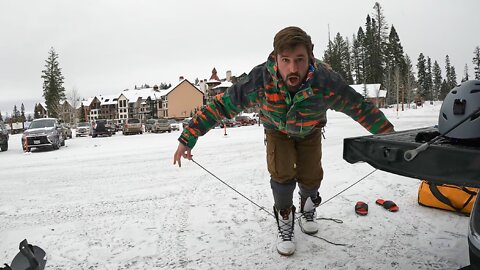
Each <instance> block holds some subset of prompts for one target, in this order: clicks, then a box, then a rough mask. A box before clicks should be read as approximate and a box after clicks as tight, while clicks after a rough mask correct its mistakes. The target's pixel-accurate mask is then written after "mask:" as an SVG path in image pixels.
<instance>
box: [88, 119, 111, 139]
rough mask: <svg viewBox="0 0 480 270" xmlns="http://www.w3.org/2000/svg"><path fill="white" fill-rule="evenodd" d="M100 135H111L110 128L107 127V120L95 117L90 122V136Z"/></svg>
mask: <svg viewBox="0 0 480 270" xmlns="http://www.w3.org/2000/svg"><path fill="white" fill-rule="evenodd" d="M102 135H103V136H105V135H106V136H108V137H110V136H112V129H111V128H110V127H109V125H108V123H107V120H105V119H97V120H95V121H93V123H92V138H95V137H97V136H102Z"/></svg>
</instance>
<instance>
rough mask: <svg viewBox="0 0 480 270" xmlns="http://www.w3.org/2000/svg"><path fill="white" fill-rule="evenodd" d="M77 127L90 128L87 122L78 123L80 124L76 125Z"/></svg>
mask: <svg viewBox="0 0 480 270" xmlns="http://www.w3.org/2000/svg"><path fill="white" fill-rule="evenodd" d="M78 126H79V127H88V126H90V124H89V123H88V122H80V123H78Z"/></svg>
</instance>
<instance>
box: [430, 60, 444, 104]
mask: <svg viewBox="0 0 480 270" xmlns="http://www.w3.org/2000/svg"><path fill="white" fill-rule="evenodd" d="M432 76H433V88H432V92H433V93H432V94H433V100H439V97H440V88H441V87H442V70H441V69H440V65H439V64H438V62H437V61H435V62H433V69H432Z"/></svg>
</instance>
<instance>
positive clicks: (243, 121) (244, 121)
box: [235, 115, 257, 126]
mask: <svg viewBox="0 0 480 270" xmlns="http://www.w3.org/2000/svg"><path fill="white" fill-rule="evenodd" d="M235 121H237V122H239V123H240V125H242V126H250V125H255V124H256V123H257V122H256V121H255V120H254V119H252V118H250V116H246V115H239V116H237V117H235Z"/></svg>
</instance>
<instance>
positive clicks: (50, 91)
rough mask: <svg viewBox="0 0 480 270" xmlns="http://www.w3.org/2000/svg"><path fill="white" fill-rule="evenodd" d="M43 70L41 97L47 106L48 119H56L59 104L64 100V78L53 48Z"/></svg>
mask: <svg viewBox="0 0 480 270" xmlns="http://www.w3.org/2000/svg"><path fill="white" fill-rule="evenodd" d="M45 62H46V64H45V69H44V70H42V74H43V75H42V79H43V97H44V98H45V103H46V104H47V110H48V114H49V116H50V117H58V114H59V107H60V106H59V102H60V101H61V100H65V88H64V87H63V80H64V77H63V75H62V71H61V68H60V67H59V63H58V54H57V53H56V52H55V50H54V49H53V47H52V48H51V49H50V51H49V56H48V59H47V60H45Z"/></svg>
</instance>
